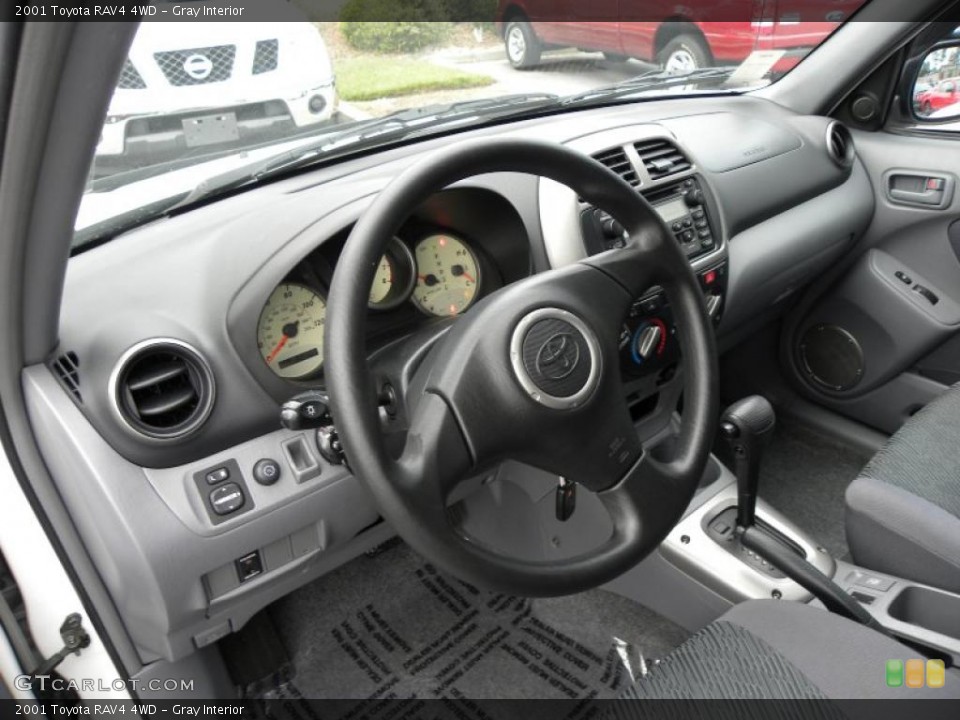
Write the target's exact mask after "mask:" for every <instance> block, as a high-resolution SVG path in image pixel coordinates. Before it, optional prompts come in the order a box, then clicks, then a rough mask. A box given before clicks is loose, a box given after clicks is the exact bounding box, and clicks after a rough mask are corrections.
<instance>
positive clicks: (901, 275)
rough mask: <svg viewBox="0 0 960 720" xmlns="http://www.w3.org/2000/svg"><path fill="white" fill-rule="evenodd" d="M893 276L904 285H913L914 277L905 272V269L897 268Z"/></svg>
mask: <svg viewBox="0 0 960 720" xmlns="http://www.w3.org/2000/svg"><path fill="white" fill-rule="evenodd" d="M893 276H894V277H895V278H897V280H899V281H900V282H902V283H903V284H904V285H913V278H912V277H910V276H909V275H907V274H906V273H905V272H903V270H897V271H896V272H895V273H894V274H893Z"/></svg>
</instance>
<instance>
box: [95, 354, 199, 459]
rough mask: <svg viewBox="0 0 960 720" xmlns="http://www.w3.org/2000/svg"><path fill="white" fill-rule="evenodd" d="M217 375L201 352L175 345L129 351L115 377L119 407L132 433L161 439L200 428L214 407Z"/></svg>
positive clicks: (169, 438)
mask: <svg viewBox="0 0 960 720" xmlns="http://www.w3.org/2000/svg"><path fill="white" fill-rule="evenodd" d="M213 392H214V387H213V375H212V374H211V372H210V369H209V367H208V366H207V364H206V362H205V361H204V360H203V358H201V357H200V355H199V353H197V352H196V351H195V350H193V349H192V348H190V347H189V346H187V345H185V344H183V343H180V342H178V341H173V340H156V341H148V342H147V343H144V344H142V345H141V346H138V347H136V348H134V349H133V350H131V351H130V352H129V353H128V354H127V356H126V357H125V359H124V360H122V361H121V365H120V367H119V369H118V371H117V373H116V387H115V389H114V393H115V396H116V401H117V407H118V408H119V410H120V415H121V417H122V418H123V419H124V421H125V422H126V423H127V425H129V427H130V428H132V429H133V430H135V431H136V432H137V433H139V434H140V435H144V436H146V437H149V438H153V439H159V440H171V439H176V438H182V437H184V436H186V435H189V434H191V433H193V432H195V431H196V430H198V429H199V428H200V426H201V425H202V424H203V422H204V421H205V420H206V418H207V417H208V416H209V414H210V411H211V409H212V407H213Z"/></svg>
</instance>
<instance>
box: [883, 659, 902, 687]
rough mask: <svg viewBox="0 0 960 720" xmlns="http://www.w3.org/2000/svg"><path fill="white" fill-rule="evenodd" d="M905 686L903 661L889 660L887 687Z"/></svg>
mask: <svg viewBox="0 0 960 720" xmlns="http://www.w3.org/2000/svg"><path fill="white" fill-rule="evenodd" d="M902 685H903V660H887V687H901V686H902Z"/></svg>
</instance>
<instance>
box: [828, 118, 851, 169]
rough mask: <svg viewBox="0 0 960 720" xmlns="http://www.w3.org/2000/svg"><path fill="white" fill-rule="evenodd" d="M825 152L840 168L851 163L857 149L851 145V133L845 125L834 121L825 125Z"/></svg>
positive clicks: (849, 165)
mask: <svg viewBox="0 0 960 720" xmlns="http://www.w3.org/2000/svg"><path fill="white" fill-rule="evenodd" d="M827 153H828V154H829V155H830V159H831V160H833V161H834V162H835V163H836V164H837V165H839V166H840V167H842V168H848V167H851V166H852V165H853V160H854V158H855V157H856V154H857V151H856V149H855V148H854V147H853V135H851V134H850V131H849V130H848V129H847V126H846V125H842V124H840V123H838V122H836V121H834V122H832V123H830V125H829V127H827Z"/></svg>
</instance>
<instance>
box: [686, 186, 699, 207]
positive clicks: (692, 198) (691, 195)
mask: <svg viewBox="0 0 960 720" xmlns="http://www.w3.org/2000/svg"><path fill="white" fill-rule="evenodd" d="M683 199H684V200H685V201H686V203H687V207H699V206H700V205H703V191H702V190H690V191H689V192H687V193H685V194H684V196H683Z"/></svg>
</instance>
